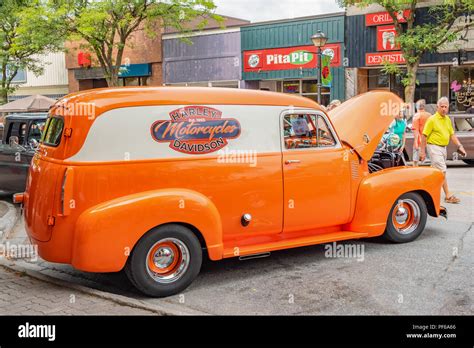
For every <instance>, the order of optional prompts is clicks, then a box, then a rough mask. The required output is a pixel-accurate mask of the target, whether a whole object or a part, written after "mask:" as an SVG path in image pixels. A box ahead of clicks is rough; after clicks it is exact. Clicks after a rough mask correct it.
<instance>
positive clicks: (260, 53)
mask: <svg viewBox="0 0 474 348" xmlns="http://www.w3.org/2000/svg"><path fill="white" fill-rule="evenodd" d="M322 51H323V54H326V55H329V56H330V57H332V60H331V66H340V65H341V59H340V57H341V54H340V51H341V44H329V45H326V46H324V47H323V48H322ZM317 64H318V56H317V48H316V47H315V46H297V47H286V48H274V49H268V50H255V51H244V72H257V71H271V70H291V69H299V68H303V69H314V68H316V67H317Z"/></svg>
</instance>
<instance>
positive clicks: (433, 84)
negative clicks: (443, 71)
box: [415, 68, 438, 104]
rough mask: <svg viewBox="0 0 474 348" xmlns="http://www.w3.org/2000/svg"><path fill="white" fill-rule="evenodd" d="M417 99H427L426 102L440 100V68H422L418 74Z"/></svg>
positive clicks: (433, 102) (431, 102) (432, 102)
mask: <svg viewBox="0 0 474 348" xmlns="http://www.w3.org/2000/svg"><path fill="white" fill-rule="evenodd" d="M416 79H417V80H418V84H417V85H416V88H415V101H416V100H419V99H425V100H426V104H436V103H437V101H438V68H420V69H419V70H418V73H417V74H416Z"/></svg>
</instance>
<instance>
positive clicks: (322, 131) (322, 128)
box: [311, 115, 336, 147]
mask: <svg viewBox="0 0 474 348" xmlns="http://www.w3.org/2000/svg"><path fill="white" fill-rule="evenodd" d="M311 118H312V119H313V122H314V123H315V124H316V127H317V129H318V140H317V143H318V147H328V146H329V147H330V146H335V145H336V140H335V139H334V137H333V135H332V133H331V131H330V130H329V127H328V124H327V122H326V120H325V119H324V118H323V117H322V116H320V115H318V116H316V115H311Z"/></svg>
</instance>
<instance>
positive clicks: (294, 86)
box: [283, 80, 300, 94]
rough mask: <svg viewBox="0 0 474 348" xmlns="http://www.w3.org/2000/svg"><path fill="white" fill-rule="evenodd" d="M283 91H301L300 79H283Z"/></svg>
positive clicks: (297, 92)
mask: <svg viewBox="0 0 474 348" xmlns="http://www.w3.org/2000/svg"><path fill="white" fill-rule="evenodd" d="M283 93H296V94H299V93H300V81H299V80H290V81H283Z"/></svg>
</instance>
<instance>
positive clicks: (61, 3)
mask: <svg viewBox="0 0 474 348" xmlns="http://www.w3.org/2000/svg"><path fill="white" fill-rule="evenodd" d="M49 5H50V7H51V8H53V9H54V10H55V11H56V13H58V17H63V18H64V23H65V24H66V25H67V28H68V30H69V32H70V39H71V40H75V41H77V40H83V41H84V42H85V44H83V45H82V48H85V49H87V50H89V51H91V52H93V53H94V55H95V57H96V58H97V60H98V63H99V64H100V66H101V68H102V69H103V71H104V75H105V78H106V80H107V84H108V85H109V86H118V85H119V71H120V67H121V65H122V59H123V53H124V49H125V47H126V45H127V44H128V41H129V38H130V36H131V35H132V34H133V33H135V32H137V31H139V30H145V32H146V34H147V35H148V36H149V37H153V36H154V35H156V31H157V30H159V26H160V25H162V26H171V27H175V28H177V29H178V30H179V31H180V32H186V31H187V30H189V28H187V27H186V23H188V22H189V21H190V20H192V19H196V18H201V19H202V20H201V21H200V22H199V24H198V28H202V27H203V26H205V24H206V22H207V18H213V19H215V20H217V21H220V20H221V18H220V17H219V16H217V15H214V14H213V13H212V11H213V10H214V9H215V5H214V3H213V1H212V0H167V1H160V0H133V1H131V0H50V1H49Z"/></svg>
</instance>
